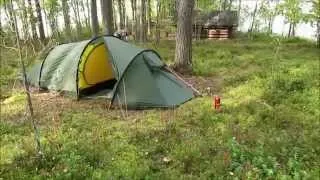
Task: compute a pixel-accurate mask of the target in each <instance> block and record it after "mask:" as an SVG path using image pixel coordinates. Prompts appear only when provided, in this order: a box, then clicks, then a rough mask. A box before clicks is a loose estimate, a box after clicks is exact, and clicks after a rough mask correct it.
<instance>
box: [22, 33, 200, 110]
mask: <svg viewBox="0 0 320 180" xmlns="http://www.w3.org/2000/svg"><path fill="white" fill-rule="evenodd" d="M27 79H28V82H29V84H30V85H32V86H35V87H39V88H40V89H46V90H54V91H59V92H66V93H68V94H71V95H73V96H74V97H76V98H77V99H79V98H80V99H81V98H86V97H96V96H98V95H101V94H103V95H104V96H103V97H106V98H109V99H111V103H112V104H118V105H125V106H127V108H134V109H136V108H148V107H175V106H177V105H180V104H182V103H184V102H186V101H188V100H190V99H192V98H193V97H194V94H193V93H194V92H193V90H192V89H191V88H189V87H188V86H187V85H186V84H185V83H184V82H183V81H181V80H180V78H178V77H177V76H176V75H174V74H173V73H171V72H170V71H168V70H167V68H166V65H165V64H164V63H163V62H162V61H161V58H160V56H159V54H158V53H157V52H156V51H154V50H150V49H141V48H138V47H136V46H134V45H132V44H129V43H127V42H125V41H122V40H120V39H118V38H115V37H112V36H103V37H98V38H95V39H92V40H86V41H81V42H76V43H69V44H62V45H58V46H56V47H54V48H53V49H52V50H51V51H50V52H49V53H48V54H47V55H46V57H45V58H44V59H43V60H42V61H41V62H40V63H38V64H35V65H34V66H33V67H32V68H31V69H30V71H29V72H28V74H27Z"/></svg>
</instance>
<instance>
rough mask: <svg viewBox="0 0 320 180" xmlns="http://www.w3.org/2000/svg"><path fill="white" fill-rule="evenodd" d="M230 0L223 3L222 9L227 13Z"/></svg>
mask: <svg viewBox="0 0 320 180" xmlns="http://www.w3.org/2000/svg"><path fill="white" fill-rule="evenodd" d="M227 4H228V0H224V1H223V5H222V9H223V10H224V11H225V10H226V9H227Z"/></svg>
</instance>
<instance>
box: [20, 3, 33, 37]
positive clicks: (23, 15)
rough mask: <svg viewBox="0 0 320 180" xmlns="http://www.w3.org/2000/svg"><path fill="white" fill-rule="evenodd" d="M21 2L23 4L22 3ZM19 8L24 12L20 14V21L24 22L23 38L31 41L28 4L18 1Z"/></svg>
mask: <svg viewBox="0 0 320 180" xmlns="http://www.w3.org/2000/svg"><path fill="white" fill-rule="evenodd" d="M20 2H21V3H20ZM17 4H18V7H19V9H21V10H22V12H21V13H19V14H20V19H21V22H22V33H23V37H24V38H25V39H30V38H29V37H30V36H29V34H28V29H29V23H28V10H27V8H26V4H25V1H24V0H21V1H17Z"/></svg>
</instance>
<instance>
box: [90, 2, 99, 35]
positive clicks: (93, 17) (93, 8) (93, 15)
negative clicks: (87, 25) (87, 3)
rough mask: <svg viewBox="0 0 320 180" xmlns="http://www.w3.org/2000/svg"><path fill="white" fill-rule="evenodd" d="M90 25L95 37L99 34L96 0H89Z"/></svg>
mask: <svg viewBox="0 0 320 180" xmlns="http://www.w3.org/2000/svg"><path fill="white" fill-rule="evenodd" d="M91 26H92V36H93V37H94V38H95V37H97V36H98V34H99V24H98V15H97V2H96V0H91Z"/></svg>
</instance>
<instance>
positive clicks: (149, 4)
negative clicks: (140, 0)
mask: <svg viewBox="0 0 320 180" xmlns="http://www.w3.org/2000/svg"><path fill="white" fill-rule="evenodd" d="M151 11H152V7H151V0H148V8H147V12H148V14H147V16H148V18H147V19H148V36H151Z"/></svg>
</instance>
